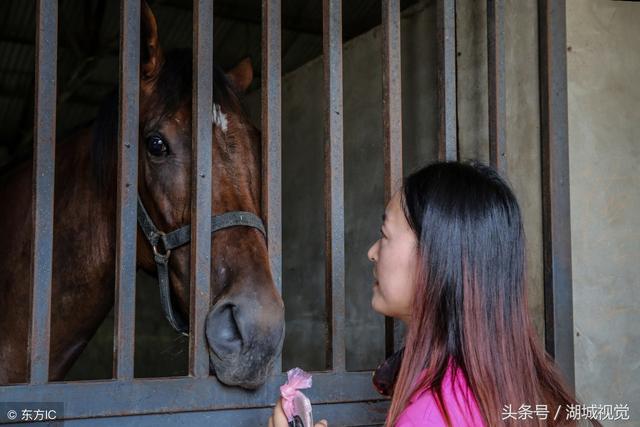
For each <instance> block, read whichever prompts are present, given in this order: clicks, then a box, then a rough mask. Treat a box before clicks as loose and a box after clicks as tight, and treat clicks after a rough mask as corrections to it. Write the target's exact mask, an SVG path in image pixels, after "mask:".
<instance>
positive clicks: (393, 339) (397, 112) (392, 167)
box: [382, 0, 402, 357]
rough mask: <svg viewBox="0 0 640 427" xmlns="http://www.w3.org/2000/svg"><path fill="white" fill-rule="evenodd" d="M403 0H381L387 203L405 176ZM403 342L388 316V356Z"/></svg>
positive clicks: (386, 320) (386, 325)
mask: <svg viewBox="0 0 640 427" xmlns="http://www.w3.org/2000/svg"><path fill="white" fill-rule="evenodd" d="M400 35H401V34H400V0H383V1H382V94H383V97H382V107H383V116H382V125H383V130H384V203H385V205H386V204H387V203H389V200H391V197H392V196H393V194H394V193H395V192H396V191H397V190H398V188H399V187H400V185H401V180H402V73H401V70H402V66H401V46H400V39H401V37H400ZM401 345H402V323H401V322H398V321H397V320H394V319H393V318H391V317H386V318H385V352H386V354H387V357H388V356H390V355H391V354H392V353H393V352H395V351H397V350H398V349H399V348H400V346H401Z"/></svg>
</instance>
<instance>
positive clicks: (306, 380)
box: [280, 368, 311, 421]
mask: <svg viewBox="0 0 640 427" xmlns="http://www.w3.org/2000/svg"><path fill="white" fill-rule="evenodd" d="M310 387H311V374H308V373H306V372H305V371H303V370H302V369H300V368H293V369H291V370H290V371H289V372H287V382H286V383H284V384H283V385H281V386H280V395H281V396H282V409H283V410H284V414H285V415H286V416H287V420H288V421H291V420H293V416H294V415H295V414H294V400H295V399H296V397H299V396H300V395H302V397H304V394H303V393H302V392H300V391H299V390H300V389H304V388H310Z"/></svg>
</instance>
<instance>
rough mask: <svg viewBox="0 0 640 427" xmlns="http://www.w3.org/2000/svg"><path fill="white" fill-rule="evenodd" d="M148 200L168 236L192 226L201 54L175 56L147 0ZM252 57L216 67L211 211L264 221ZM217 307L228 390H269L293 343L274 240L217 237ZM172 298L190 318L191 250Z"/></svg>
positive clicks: (212, 327)
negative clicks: (249, 112)
mask: <svg viewBox="0 0 640 427" xmlns="http://www.w3.org/2000/svg"><path fill="white" fill-rule="evenodd" d="M140 75H141V80H140V127H139V129H140V139H139V141H140V143H139V169H138V170H139V173H138V176H139V180H138V192H139V197H140V200H141V201H142V203H143V205H144V207H145V208H146V210H147V212H148V215H149V217H150V218H151V219H152V221H153V222H154V223H155V224H156V226H157V227H158V229H160V230H175V229H178V228H180V227H183V226H185V225H187V224H191V184H192V182H191V177H192V167H193V164H192V159H193V157H194V156H193V153H192V144H191V140H192V120H191V106H192V57H191V52H188V51H177V52H173V53H167V54H165V53H164V52H163V50H162V48H161V47H160V44H159V40H158V28H157V24H156V20H155V17H154V15H153V13H152V11H151V9H150V8H149V7H148V6H147V5H146V4H145V3H144V2H143V9H142V38H141V64H140ZM252 78H253V70H252V67H251V63H250V62H249V61H248V60H245V61H242V62H240V63H239V64H238V65H237V66H236V67H234V68H233V69H232V70H230V71H228V72H227V73H226V74H225V73H223V72H222V71H221V70H220V69H219V68H217V67H214V106H213V111H214V114H213V123H212V126H213V147H212V156H213V162H212V165H211V168H212V194H211V197H212V205H213V212H211V215H212V216H214V215H219V214H223V213H225V212H231V211H246V212H251V213H254V214H255V215H257V216H260V214H261V212H260V206H261V147H260V134H259V132H258V130H257V129H256V128H255V127H254V126H253V125H252V124H251V123H250V122H249V120H248V119H247V117H246V115H245V114H244V113H243V110H242V108H241V106H240V102H239V98H238V96H239V95H241V94H242V93H243V92H244V91H245V90H246V89H247V87H248V86H249V84H250V83H251V81H252ZM211 239H212V241H211V247H212V256H211V296H212V298H211V301H210V310H209V313H208V315H207V319H206V340H207V343H208V347H209V348H208V349H209V360H210V366H211V368H212V370H213V371H214V372H215V374H216V376H217V377H218V378H219V379H220V380H221V381H222V382H224V383H225V384H228V385H236V386H241V387H245V388H256V387H258V386H259V385H261V384H263V383H264V381H265V379H266V376H267V375H268V373H269V371H270V368H271V367H272V365H273V362H274V360H275V358H276V356H277V355H278V354H279V352H280V351H281V348H282V342H283V338H284V304H283V302H282V299H281V297H280V295H279V294H278V291H277V289H276V287H275V284H274V280H273V277H272V274H271V271H270V266H269V257H268V254H267V246H266V240H265V236H264V235H263V234H262V233H261V232H260V231H259V230H258V229H256V228H251V227H231V228H226V229H224V230H220V231H218V232H216V233H215V234H212V235H211ZM138 260H139V261H138V262H139V266H140V267H142V268H143V269H145V270H147V271H152V272H153V271H155V265H154V261H153V253H152V248H151V247H150V245H149V244H148V243H147V242H146V241H145V240H144V238H143V237H141V233H139V236H138ZM168 269H169V279H170V280H169V282H170V288H171V294H172V298H173V300H174V301H176V302H177V304H176V305H177V309H178V311H179V312H180V313H181V314H182V316H183V317H184V318H188V316H187V314H188V313H189V277H190V271H189V270H190V245H189V244H185V245H183V246H180V247H178V248H175V249H174V250H173V251H172V254H171V258H170V260H169V264H168Z"/></svg>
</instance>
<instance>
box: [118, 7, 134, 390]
mask: <svg viewBox="0 0 640 427" xmlns="http://www.w3.org/2000/svg"><path fill="white" fill-rule="evenodd" d="M120 6H121V8H120V121H119V128H118V194H117V204H118V206H117V212H118V213H117V215H118V218H117V221H116V298H115V339H114V348H113V352H114V377H115V378H117V379H119V380H128V379H132V378H133V351H134V339H135V323H136V322H135V319H136V317H135V310H136V237H137V235H136V232H137V230H136V227H137V222H136V210H137V192H138V190H137V189H138V185H137V183H138V119H139V98H140V1H138V0H122V2H121V5H120Z"/></svg>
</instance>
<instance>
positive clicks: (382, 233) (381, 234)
mask: <svg viewBox="0 0 640 427" xmlns="http://www.w3.org/2000/svg"><path fill="white" fill-rule="evenodd" d="M380 237H381V238H383V239H384V238H385V237H387V236H385V235H384V232H383V231H382V229H380Z"/></svg>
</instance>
